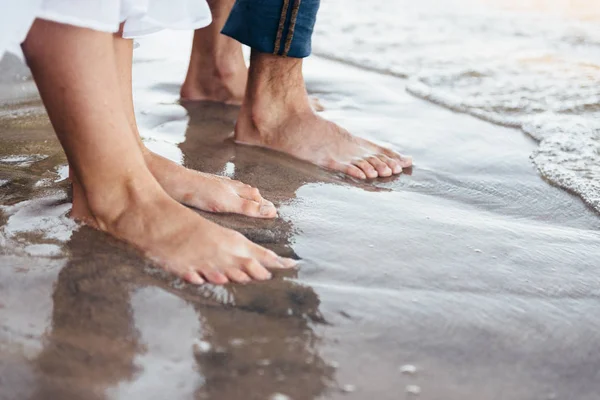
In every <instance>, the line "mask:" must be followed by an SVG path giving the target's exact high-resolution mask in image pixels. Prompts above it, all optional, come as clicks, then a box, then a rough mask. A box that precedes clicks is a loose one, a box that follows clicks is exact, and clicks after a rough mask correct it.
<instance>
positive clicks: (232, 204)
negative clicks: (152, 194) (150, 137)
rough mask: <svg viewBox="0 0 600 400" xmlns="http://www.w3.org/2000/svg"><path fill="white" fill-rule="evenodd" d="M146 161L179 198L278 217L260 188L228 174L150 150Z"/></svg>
mask: <svg viewBox="0 0 600 400" xmlns="http://www.w3.org/2000/svg"><path fill="white" fill-rule="evenodd" d="M144 158H145V160H146V165H148V168H149V169H150V172H152V175H154V177H155V178H156V180H157V181H158V183H160V185H161V186H162V188H163V189H164V190H165V191H166V192H167V193H168V194H169V196H171V197H172V198H173V199H175V200H177V201H178V202H180V203H182V204H185V205H187V206H190V207H194V208H198V209H200V210H204V211H208V212H215V213H235V214H242V215H247V216H249V217H255V218H275V217H277V209H276V208H275V206H274V205H273V203H271V202H270V201H268V200H266V199H264V198H263V197H262V196H261V194H260V192H259V190H258V189H256V188H254V187H252V186H250V185H246V184H244V183H242V182H239V181H235V180H232V179H229V178H228V177H225V176H217V175H211V174H205V173H203V172H198V171H194V170H191V169H188V168H185V167H183V166H181V165H179V164H176V163H174V162H173V161H171V160H168V159H166V158H164V157H161V156H159V155H158V154H155V153H152V152H150V151H149V150H146V151H145V156H144Z"/></svg>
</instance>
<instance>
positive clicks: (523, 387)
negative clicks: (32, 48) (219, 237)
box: [0, 34, 600, 400]
mask: <svg viewBox="0 0 600 400" xmlns="http://www.w3.org/2000/svg"><path fill="white" fill-rule="evenodd" d="M188 36H189V35H182V34H164V35H162V34H161V35H157V36H154V37H152V38H150V39H147V40H144V41H142V42H141V43H142V45H141V48H140V49H139V50H136V64H135V79H134V86H135V93H136V107H137V113H138V119H139V124H140V127H141V131H142V135H143V136H144V140H145V141H146V143H147V144H148V146H149V147H150V148H152V149H153V150H155V151H158V152H160V153H161V154H163V155H165V156H167V157H170V158H172V159H175V160H177V161H180V162H183V163H184V164H185V165H186V166H188V167H191V168H196V169H199V170H202V171H206V172H212V173H218V174H226V175H228V176H231V177H234V178H236V179H240V180H243V181H245V182H247V183H249V184H252V185H256V186H258V187H259V188H260V189H261V192H262V193H263V195H265V196H266V197H267V198H270V199H272V200H273V201H274V202H275V203H276V204H277V205H278V206H279V208H280V218H279V219H277V220H274V221H264V220H253V219H248V218H243V217H236V216H217V215H209V214H206V213H203V215H206V216H207V217H209V218H211V219H213V220H215V221H217V222H219V223H221V224H223V225H225V226H229V227H232V228H235V229H238V230H239V231H241V232H242V233H244V234H245V235H247V236H248V237H249V238H251V239H252V240H254V241H256V242H258V243H261V244H263V245H265V246H267V247H269V248H272V249H274V250H276V251H277V252H279V253H280V254H285V255H293V256H296V257H298V258H300V259H302V260H303V261H302V263H301V267H300V268H299V269H298V271H297V272H292V273H287V274H284V275H281V274H279V275H277V276H276V278H275V279H274V280H273V281H270V282H266V283H258V284H250V285H246V286H239V285H230V286H227V287H224V288H219V287H214V286H210V285H206V286H202V287H199V288H197V287H192V286H189V285H184V284H182V283H181V282H175V281H173V280H171V279H169V278H168V277H166V276H164V275H162V274H161V273H159V272H158V271H157V270H156V269H154V268H152V267H151V265H150V264H149V263H148V262H146V261H145V260H143V259H142V258H140V257H139V256H138V255H137V254H136V253H135V252H133V251H132V250H130V249H129V248H128V247H127V246H125V245H123V244H122V243H119V242H117V241H116V240H113V239H111V238H110V237H107V236H106V235H104V234H102V233H99V232H96V231H93V230H91V229H89V228H86V227H77V226H76V225H75V224H74V223H72V222H71V221H70V220H68V219H67V218H66V214H67V212H68V209H69V197H68V184H67V182H66V181H65V180H64V178H65V176H64V174H65V167H64V165H65V158H64V155H63V154H62V151H61V149H60V146H59V145H58V143H57V141H56V139H55V138H54V135H53V133H52V129H51V127H50V125H49V123H48V121H47V119H46V117H45V115H44V112H43V108H42V107H41V105H40V104H39V101H38V100H37V99H35V98H32V97H31V93H32V91H31V85H32V84H31V82H28V81H21V82H20V83H19V84H16V83H14V79H13V80H12V81H11V79H8V78H4V79H3V80H2V82H0V84H2V85H5V86H6V87H10V88H11V90H14V93H20V95H19V96H17V95H11V96H5V98H2V101H3V102H4V105H3V106H2V108H1V109H0V204H1V207H0V399H2V400H7V399H165V398H173V399H219V400H229V399H236V400H237V399H278V400H281V399H287V398H290V399H367V398H374V399H375V398H376V399H384V400H387V399H390V400H391V399H412V398H420V399H432V400H433V399H441V398H443V399H450V400H451V399H457V400H459V399H460V400H464V399H511V400H512V399H515V400H516V399H578V400H588V399H589V400H592V399H594V400H595V399H597V398H598V382H599V379H600V376H599V375H598V374H599V372H598V371H600V355H599V353H598V351H597V350H598V347H599V345H600V334H599V333H598V332H600V329H599V328H600V321H599V320H598V318H597V317H596V316H597V315H598V313H599V312H600V289H599V288H600V285H599V284H600V278H599V277H600V267H599V266H598V260H599V259H600V235H599V234H598V228H600V219H599V218H598V215H597V214H595V213H594V212H592V211H591V210H590V209H589V208H587V207H586V206H585V205H584V204H583V203H582V201H581V200H580V199H579V198H577V197H575V196H572V195H570V194H569V193H566V192H564V191H562V190H560V189H558V188H555V187H552V186H551V185H549V184H548V183H546V182H544V181H543V180H542V178H540V176H539V175H538V173H537V172H536V170H535V168H534V167H533V165H532V164H531V162H530V160H529V155H530V154H531V152H532V149H534V148H535V146H536V144H535V143H534V142H533V141H532V140H531V139H529V138H528V137H526V136H525V135H524V134H523V133H522V132H520V131H518V130H514V129H508V128H502V127H498V126H494V125H491V124H489V123H486V122H484V121H481V120H478V119H475V118H473V117H470V116H468V115H463V114H456V113H452V112H451V111H448V110H445V109H442V108H439V107H437V106H434V105H431V104H429V103H426V102H424V101H422V100H419V99H415V98H413V97H411V96H410V95H408V94H406V93H405V81H403V80H401V79H398V78H395V77H388V76H384V75H379V74H376V73H373V72H366V71H363V70H359V69H356V68H353V67H349V66H345V65H342V64H339V63H334V62H330V61H325V60H322V59H318V58H313V59H310V60H309V61H308V62H307V65H306V74H307V80H308V85H309V90H310V92H311V93H312V94H314V95H316V96H318V97H319V98H320V99H321V101H322V102H323V103H324V105H325V106H326V107H327V110H326V111H325V113H324V114H325V116H326V117H329V118H331V119H334V120H335V121H337V122H339V123H340V124H342V125H344V126H345V127H347V128H349V129H350V130H351V131H353V132H356V133H359V134H361V135H364V136H366V137H369V138H373V139H375V140H378V141H381V142H383V143H386V144H389V145H391V146H394V147H397V148H398V149H401V150H402V151H403V152H405V153H406V154H411V155H413V156H414V159H415V160H416V165H415V167H414V168H413V170H412V171H409V173H407V174H404V175H402V176H400V177H398V178H390V179H379V180H375V181H372V182H367V183H361V182H355V181H352V180H349V179H346V178H344V177H342V176H339V175H335V174H331V173H329V172H325V171H323V170H320V169H318V168H315V167H313V166H310V165H308V164H305V163H302V162H298V161H295V160H292V159H289V158H287V157H284V156H280V155H277V154H274V153H272V152H269V151H265V150H261V149H256V148H249V147H240V146H235V145H234V144H232V143H231V142H230V141H228V140H227V139H226V138H227V136H228V135H229V133H230V132H231V131H232V127H233V124H234V120H235V116H236V112H237V109H236V108H235V107H227V106H222V105H217V104H207V103H204V104H189V105H185V107H182V106H180V105H178V104H177V102H176V101H177V97H178V95H177V92H178V85H179V83H180V82H181V81H182V79H183V75H184V74H185V68H186V56H187V54H186V52H187V46H188V45H189V39H188ZM173 43H177V45H176V46H173ZM173 47H176V51H167V50H168V49H170V50H172V48H173ZM4 75H5V76H8V75H9V74H8V73H7V72H4ZM20 79H22V78H20ZM11 82H12V83H11ZM3 87H4V86H3ZM5 93H6V92H5ZM23 93H25V94H23ZM17 98H18V100H19V101H18V102H15V101H16V100H15V99H17ZM199 245H201V244H199ZM413 367H414V368H413ZM285 396H287V397H285Z"/></svg>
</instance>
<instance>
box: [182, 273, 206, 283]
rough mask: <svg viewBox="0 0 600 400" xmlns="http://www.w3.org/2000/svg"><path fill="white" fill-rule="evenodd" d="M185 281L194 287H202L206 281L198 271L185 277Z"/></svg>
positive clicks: (186, 274)
mask: <svg viewBox="0 0 600 400" xmlns="http://www.w3.org/2000/svg"><path fill="white" fill-rule="evenodd" d="M183 279H184V280H186V281H187V282H189V283H192V284H194V285H202V284H203V283H204V279H202V277H201V276H200V274H198V273H197V272H196V271H189V272H187V273H185V274H184V275H183Z"/></svg>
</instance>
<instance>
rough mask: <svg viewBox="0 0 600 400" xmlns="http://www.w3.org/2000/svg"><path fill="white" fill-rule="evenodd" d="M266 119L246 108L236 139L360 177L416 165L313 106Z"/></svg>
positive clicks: (374, 176) (388, 172) (239, 122)
mask: <svg viewBox="0 0 600 400" xmlns="http://www.w3.org/2000/svg"><path fill="white" fill-rule="evenodd" d="M267 115H282V118H280V119H279V120H277V119H272V118H270V117H266V118H262V117H260V116H259V114H258V113H254V114H252V113H250V112H247V110H245V109H244V108H242V112H241V113H240V117H239V118H238V121H237V124H236V127H235V139H236V142H238V143H242V144H248V145H253V146H261V147H267V148H270V149H273V150H277V151H281V152H284V153H287V154H290V155H292V156H294V157H296V158H299V159H301V160H305V161H308V162H311V163H313V164H316V165H319V166H321V167H323V168H327V169H330V170H335V171H340V172H343V173H345V174H347V175H350V176H352V177H354V178H357V179H367V178H377V177H388V176H391V175H394V174H400V173H402V168H407V167H410V166H411V165H412V159H411V158H410V157H405V156H401V155H400V154H398V153H396V152H395V151H393V150H390V149H387V148H385V147H382V146H379V145H377V144H375V143H372V142H369V141H368V140H365V139H361V138H359V137H356V136H352V135H351V134H350V133H349V132H348V131H347V130H345V129H344V128H342V127H340V126H338V125H337V124H335V123H333V122H331V121H328V120H326V119H324V118H321V117H320V116H318V115H316V114H315V113H314V112H313V111H312V110H311V109H310V108H309V109H305V110H304V111H302V112H297V111H295V110H294V111H290V112H284V113H276V112H275V113H272V114H267Z"/></svg>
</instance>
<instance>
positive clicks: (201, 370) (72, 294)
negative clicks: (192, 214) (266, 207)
mask: <svg viewBox="0 0 600 400" xmlns="http://www.w3.org/2000/svg"><path fill="white" fill-rule="evenodd" d="M194 107H199V108H198V109H200V110H202V111H204V112H206V113H209V114H210V115H212V118H207V114H205V113H201V112H198V113H196V111H194V110H191V109H190V116H191V118H190V126H189V128H188V132H187V134H186V141H185V142H184V143H182V144H181V145H180V148H181V149H182V151H183V153H184V158H185V163H186V165H187V166H188V167H195V168H202V169H204V170H208V171H209V172H220V171H223V169H224V168H226V165H227V163H233V164H234V167H233V168H234V169H235V173H234V175H235V178H237V179H245V180H249V179H255V180H256V179H258V177H264V176H273V174H268V173H267V172H266V171H262V170H261V171H257V169H260V168H266V169H268V168H275V167H276V165H275V163H271V164H269V163H268V162H264V161H265V160H262V161H259V162H256V164H252V165H248V164H247V162H246V161H245V160H240V154H242V155H243V154H244V153H245V152H246V149H242V150H240V149H237V148H235V147H234V145H233V144H231V143H224V142H223V135H227V133H228V132H230V131H231V129H232V125H231V122H232V121H231V120H229V121H227V119H226V118H225V117H227V116H229V115H230V113H229V112H230V111H231V110H229V109H227V108H223V107H221V106H215V105H204V106H200V105H198V106H194ZM197 118H200V119H201V120H202V121H203V123H202V132H200V130H199V129H198V127H197V126H196V125H195V121H197ZM227 122H229V123H227ZM254 150H255V149H247V151H254ZM234 156H235V157H234ZM265 157H266V156H265ZM265 173H267V174H266V175H265ZM317 173H318V172H317ZM288 178H289V181H291V180H294V182H297V185H294V187H293V188H292V191H291V192H287V193H289V195H290V196H293V193H294V191H295V189H297V188H298V187H300V186H301V185H302V184H303V183H304V182H305V179H306V178H305V177H301V176H300V174H296V175H294V174H292V173H290V175H289V177H288ZM276 181H279V179H273V182H276ZM267 182H268V180H263V182H262V183H263V185H262V186H263V187H264V186H265V183H267ZM290 187H292V185H289V182H288V185H286V188H288V189H289V188H290ZM269 189H271V190H273V189H274V187H273V186H271V187H270V188H269ZM279 193H280V194H281V193H282V192H279ZM277 200H278V201H280V202H282V201H287V200H289V198H288V196H287V194H285V193H284V194H281V195H280V196H279V198H278V199H277ZM213 218H219V217H213ZM223 218H224V219H225V220H226V224H229V225H231V226H234V227H237V228H242V227H246V229H245V232H244V233H246V234H247V235H248V236H250V237H251V238H252V239H254V240H259V241H261V242H262V243H263V244H265V245H267V246H268V247H270V248H273V249H276V250H277V251H279V252H282V253H284V252H285V253H287V254H293V250H292V249H291V246H290V242H291V239H292V235H293V227H292V225H291V224H290V223H289V222H286V221H283V220H281V219H278V220H275V221H261V223H255V220H250V219H248V218H244V217H239V216H225V217H223ZM219 221H220V222H221V219H219ZM261 225H262V226H261ZM266 232H270V234H267V233H266ZM65 251H66V253H67V254H69V261H68V263H67V265H66V266H65V267H64V268H63V269H62V270H61V272H60V274H59V275H58V280H57V282H56V285H55V289H54V293H53V296H52V300H53V311H52V318H51V325H50V328H49V329H48V331H47V334H46V337H45V340H44V346H43V350H42V351H41V353H40V354H39V355H38V356H37V357H36V358H35V360H34V364H35V370H36V371H37V382H36V389H35V395H34V396H33V399H36V400H37V399H48V398H69V399H78V398H81V399H83V398H85V399H96V398H97V399H109V398H124V399H125V398H151V397H152V396H155V397H156V396H158V397H156V398H159V397H160V398H167V397H171V398H198V399H268V398H270V397H271V396H273V395H275V394H277V393H280V394H284V395H287V396H290V397H291V398H293V399H314V398H317V397H318V396H320V395H323V394H324V393H326V391H327V390H328V388H331V387H333V386H334V381H335V379H334V372H335V369H334V368H333V367H331V366H329V365H328V364H327V363H326V361H325V360H323V359H322V358H321V356H320V354H319V337H318V336H317V335H316V334H315V332H314V331H313V328H312V327H313V326H314V325H315V324H322V323H325V321H324V319H323V317H322V316H321V314H320V312H319V304H320V301H319V298H318V296H317V294H316V293H315V292H314V291H313V290H312V289H311V288H309V287H306V286H303V285H300V284H297V283H295V282H293V281H291V280H289V279H285V277H284V279H276V280H273V281H270V282H266V283H261V284H250V285H247V286H240V285H235V286H229V287H224V288H223V287H213V286H203V287H192V286H189V285H185V284H183V283H180V282H175V283H174V282H173V281H172V279H170V278H169V277H168V276H165V275H164V274H162V273H161V272H159V271H158V270H155V269H153V268H152V267H151V266H150V265H149V264H148V262H146V261H145V260H143V259H142V258H141V257H139V255H137V254H136V253H135V252H134V251H132V250H131V249H128V248H127V246H125V245H123V244H121V243H119V242H117V241H116V240H113V239H111V238H110V237H108V236H106V235H104V234H102V233H99V232H96V231H94V230H92V229H89V228H86V227H83V228H80V229H79V230H77V231H76V232H74V233H73V235H72V237H71V238H70V240H69V241H68V243H67V245H66V246H65ZM147 272H149V273H147ZM288 274H290V273H288ZM291 274H292V275H293V272H292V273H291ZM161 395H164V396H165V397H161ZM148 396H150V397H148ZM179 396H181V397H179Z"/></svg>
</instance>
